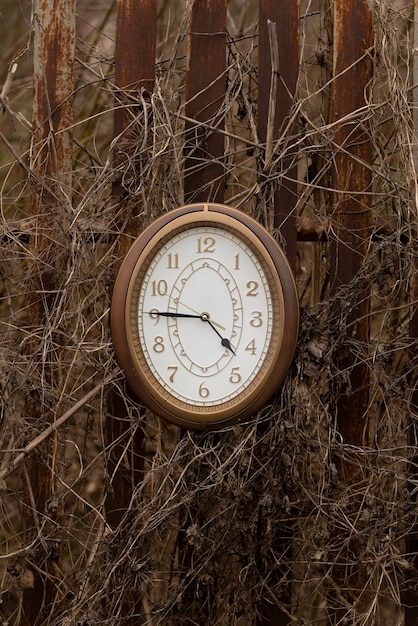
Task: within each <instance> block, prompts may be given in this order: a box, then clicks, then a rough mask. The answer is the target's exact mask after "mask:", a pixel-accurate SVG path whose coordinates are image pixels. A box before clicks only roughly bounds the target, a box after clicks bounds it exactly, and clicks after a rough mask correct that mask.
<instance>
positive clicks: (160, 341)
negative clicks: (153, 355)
mask: <svg viewBox="0 0 418 626" xmlns="http://www.w3.org/2000/svg"><path fill="white" fill-rule="evenodd" d="M153 348H154V352H164V349H165V346H164V337H161V335H157V336H156V337H154V346H153Z"/></svg>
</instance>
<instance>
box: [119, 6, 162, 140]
mask: <svg viewBox="0 0 418 626" xmlns="http://www.w3.org/2000/svg"><path fill="white" fill-rule="evenodd" d="M156 22H157V2H156V0H141V2H138V0H118V3H117V21H116V51H115V52H116V57H115V84H116V86H117V87H120V88H121V91H120V92H118V94H117V96H118V97H117V102H116V103H115V106H116V107H117V108H116V110H115V126H114V135H115V137H116V136H118V135H119V134H120V133H122V132H123V131H124V129H125V128H126V126H127V125H128V124H129V120H130V116H129V113H128V111H126V110H124V109H123V107H125V106H129V105H131V106H134V105H135V104H137V103H138V95H139V92H140V90H141V88H143V89H145V90H146V91H148V92H149V93H152V91H153V89H154V82H155V54H156V53H155V47H156V36H157V35H156V31H157V23H156ZM118 105H120V106H118Z"/></svg>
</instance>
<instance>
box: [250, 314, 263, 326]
mask: <svg viewBox="0 0 418 626" xmlns="http://www.w3.org/2000/svg"><path fill="white" fill-rule="evenodd" d="M252 315H253V317H252V319H250V324H251V326H254V328H258V327H259V326H262V325H263V314H262V312H261V311H253V312H252Z"/></svg>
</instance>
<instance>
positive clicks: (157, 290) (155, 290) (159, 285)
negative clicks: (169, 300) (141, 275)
mask: <svg viewBox="0 0 418 626" xmlns="http://www.w3.org/2000/svg"><path fill="white" fill-rule="evenodd" d="M167 291H168V285H167V281H166V280H164V278H162V279H161V280H153V281H152V283H151V293H152V295H153V296H165V295H166V294H167Z"/></svg>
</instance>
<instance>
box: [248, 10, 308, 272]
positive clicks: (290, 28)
mask: <svg viewBox="0 0 418 626" xmlns="http://www.w3.org/2000/svg"><path fill="white" fill-rule="evenodd" d="M299 13H300V0H260V4H259V53H258V122H257V124H258V133H259V137H260V140H261V141H262V142H263V143H265V144H267V141H268V136H269V132H270V131H271V130H272V131H273V137H274V139H277V138H278V137H279V133H280V129H282V128H283V127H284V124H285V123H286V122H287V121H288V120H289V113H290V108H291V106H292V102H293V96H294V95H295V93H296V89H297V81H298V74H299V46H300V44H299ZM269 22H270V23H271V25H270V27H269ZM272 27H274V28H275V31H276V33H275V35H276V38H275V39H276V41H277V48H278V49H277V51H276V58H278V68H277V71H278V75H277V76H276V80H274V70H276V68H274V67H273V66H272V55H274V53H275V51H274V50H273V49H272V46H273V45H274V40H273V41H272V38H271V31H270V32H269V28H270V29H271V28H272ZM273 58H274V57H273ZM273 80H274V83H275V88H274V92H275V93H273V94H271V86H272V81H273ZM271 96H273V97H274V98H275V102H274V109H273V110H274V114H273V115H272V107H271V104H272V103H271ZM269 118H270V119H269ZM270 125H273V129H271V128H269V126H270ZM290 134H291V127H290V128H289V129H288V130H287V135H288V136H289V135H290ZM285 148H286V155H285V156H284V157H283V158H282V159H281V163H280V171H278V172H277V177H279V176H280V173H281V172H284V173H285V176H284V177H283V178H281V179H279V180H278V182H279V183H280V187H279V189H278V190H277V192H276V193H275V194H274V228H279V229H280V232H281V235H282V237H283V239H284V241H285V246H286V254H287V256H288V258H289V261H290V263H291V264H292V267H293V269H295V268H296V224H295V217H296V215H295V206H296V202H297V186H298V185H297V166H296V159H295V151H294V150H292V147H291V145H286V146H285ZM269 165H270V164H269V163H266V164H265V166H266V167H267V168H268V167H269Z"/></svg>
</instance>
